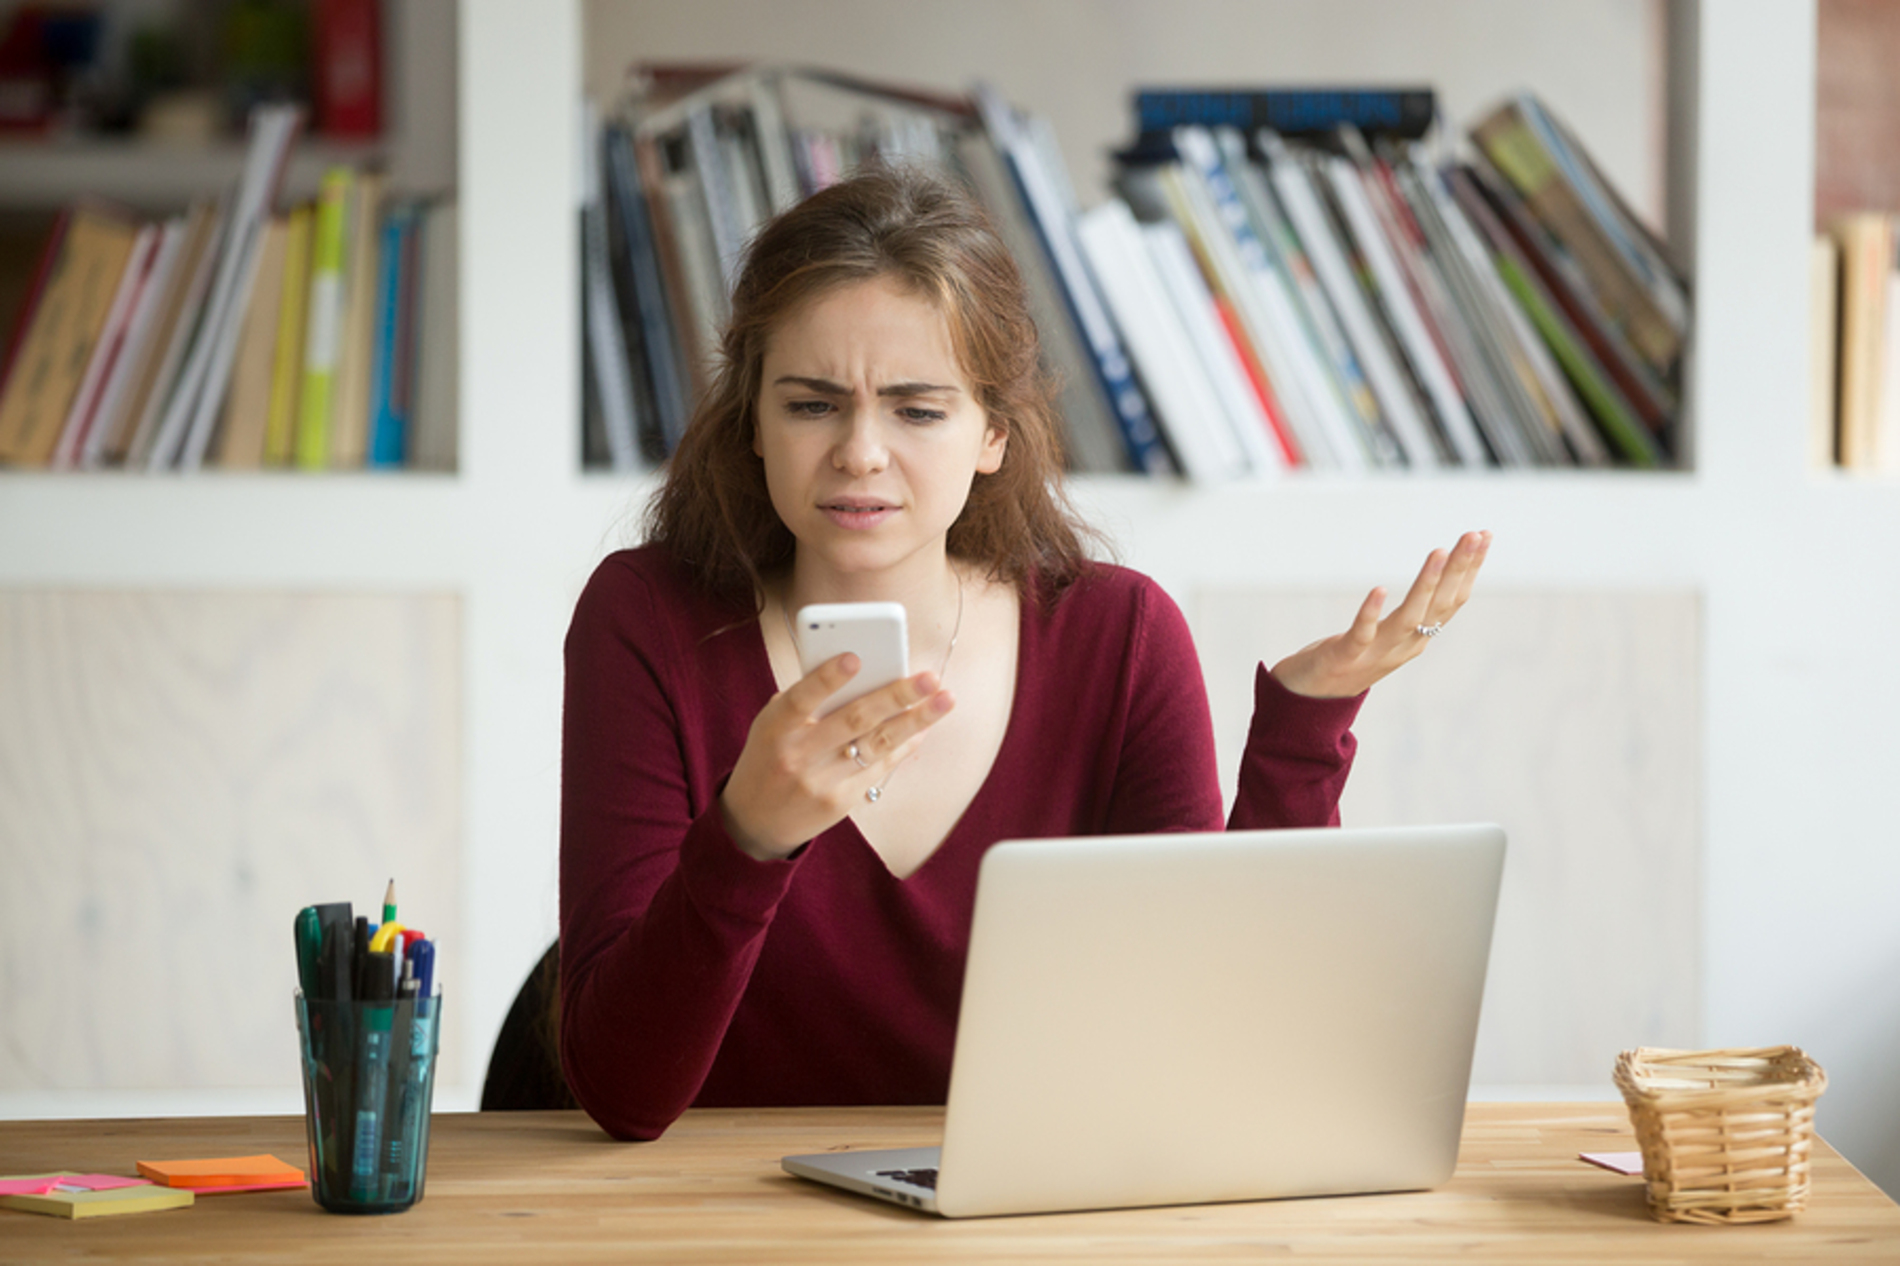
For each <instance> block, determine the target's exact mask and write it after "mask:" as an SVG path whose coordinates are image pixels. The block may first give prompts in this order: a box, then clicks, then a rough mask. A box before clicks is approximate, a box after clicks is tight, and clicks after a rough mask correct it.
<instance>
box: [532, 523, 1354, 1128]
mask: <svg viewBox="0 0 1900 1266" xmlns="http://www.w3.org/2000/svg"><path fill="white" fill-rule="evenodd" d="M1021 639H1022V640H1021V654H1020V659H1019V661H1018V668H1017V680H1016V695H1015V701H1014V703H1013V705H1012V708H1011V712H1010V718H1009V728H1008V731H1007V733H1006V734H1005V736H1004V739H1003V744H1002V747H1001V750H1000V751H999V752H998V753H997V756H996V763H995V766H994V767H993V768H992V769H991V771H990V774H989V778H988V780H987V781H986V782H984V784H983V786H982V788H981V789H980V790H979V791H978V792H977V795H976V798H975V800H973V801H972V802H971V804H970V807H969V808H968V810H966V811H965V812H964V814H963V817H962V818H961V819H959V820H958V822H957V824H956V826H955V827H954V828H953V829H952V830H951V832H950V834H949V836H948V837H947V838H946V839H945V840H944V842H943V844H942V845H941V846H940V847H939V848H938V849H937V851H936V852H935V853H933V854H932V855H931V856H930V857H929V858H928V859H927V860H926V861H925V862H924V864H923V865H922V866H921V867H919V868H918V869H917V870H916V872H915V873H913V874H912V875H911V876H910V877H909V878H907V879H903V880H899V879H897V878H895V877H894V876H893V875H892V874H891V873H890V871H889V870H887V869H886V868H885V866H884V863H883V861H882V859H880V858H879V857H878V855H877V854H876V852H874V851H873V850H872V849H871V847H870V845H869V844H867V843H866V842H865V840H864V837H863V836H862V835H860V834H859V832H858V830H857V827H856V826H855V825H854V824H853V823H852V822H851V821H850V819H846V820H845V821H843V822H841V823H839V824H838V825H837V826H835V827H833V828H831V829H830V830H828V831H826V832H824V833H823V834H822V835H820V836H818V837H817V838H816V839H815V840H813V841H812V842H811V843H810V845H809V846H807V847H806V848H804V849H802V850H801V851H800V852H798V853H797V854H795V855H794V856H793V857H792V858H790V859H788V860H785V861H778V862H760V861H755V860H753V859H751V858H749V857H747V856H746V855H745V854H743V853H741V852H740V851H739V849H738V848H737V847H736V846H735V845H734V844H733V843H732V841H731V839H730V838H729V837H728V836H727V834H726V831H725V828H724V825H723V823H722V820H721V816H720V813H719V808H718V797H719V793H720V791H721V790H722V788H723V787H724V785H725V780H726V777H727V775H728V774H730V773H731V771H732V767H733V765H734V764H735V763H736V762H737V760H738V757H739V751H740V749H741V748H742V747H743V746H744V745H745V739H746V732H747V728H748V727H749V726H750V725H751V722H752V719H753V718H754V717H755V716H756V715H757V714H758V712H759V709H761V708H762V707H764V706H765V704H766V701H767V700H769V699H770V698H771V697H772V695H773V694H774V693H775V691H776V689H777V687H776V685H775V684H774V682H773V679H772V670H771V667H770V664H769V663H768V661H767V659H766V653H765V643H764V641H763V640H762V639H761V637H760V633H759V625H758V621H757V619H756V618H755V615H754V613H753V612H752V611H751V610H750V609H749V608H747V607H735V606H733V605H731V604H729V603H724V602H720V601H717V600H715V599H713V598H711V597H709V596H708V595H707V594H706V592H705V591H704V590H703V589H702V588H700V587H699V586H698V585H696V584H695V583H694V581H693V579H692V577H691V576H689V575H688V574H687V573H686V572H685V571H684V570H683V569H682V568H681V567H680V566H679V565H678V564H676V563H675V562H674V561H672V559H671V557H670V556H669V555H667V554H666V553H664V552H663V551H660V550H658V549H653V548H647V549H637V550H626V551H623V552H620V553H617V554H614V555H612V556H611V557H609V558H607V559H606V560H604V561H603V562H602V563H601V565H600V567H599V568H598V570H596V571H595V573H594V575H593V578H592V579H591V580H590V581H589V582H588V585H587V588H586V590H585V592H583V593H582V595H581V598H580V602H579V604H578V605H577V607H576V609H575V612H574V620H573V624H572V626H571V627H570V628H569V630H568V635H567V686H566V710H565V714H564V722H563V750H562V788H561V999H562V1010H561V1019H562V1024H561V1030H562V1031H561V1046H562V1062H563V1065H564V1067H565V1071H566V1073H567V1079H568V1082H569V1084H570V1085H571V1086H572V1087H573V1090H574V1094H575V1096H576V1097H577V1098H578V1099H579V1100H580V1102H581V1104H582V1105H583V1106H585V1107H586V1109H587V1111H588V1112H589V1113H591V1114H592V1115H593V1117H594V1119H595V1120H596V1121H598V1122H599V1123H600V1124H601V1125H602V1126H603V1127H604V1128H605V1129H606V1130H607V1132H608V1133H610V1134H612V1135H614V1136H615V1137H617V1138H636V1139H645V1138H656V1137H658V1136H659V1134H660V1133H661V1132H662V1131H664V1130H665V1129H666V1127H667V1126H669V1125H670V1124H672V1122H673V1121H674V1120H675V1119H676V1118H677V1117H678V1116H679V1114H680V1113H681V1112H683V1111H684V1110H685V1109H686V1108H688V1107H690V1106H693V1105H695V1104H698V1105H701V1106H728V1107H731V1106H753V1105H792V1104H856V1103H886V1104H900V1103H942V1102H943V1101H944V1098H945V1096H946V1094H947V1092H948V1089H949V1078H950V1052H951V1045H952V1038H953V1035H954V1033H955V1030H956V1020H957V1004H958V999H959V994H960V990H961V986H962V981H963V962H964V954H965V950H966V948H967V947H968V943H969V933H970V917H971V909H972V905H973V902H974V899H975V895H976V874H977V863H978V862H979V861H980V860H981V858H982V856H983V853H984V851H985V850H986V849H988V848H989V847H990V846H991V845H992V844H994V843H996V842H997V841H998V840H1005V839H1013V838H1022V837H1040V836H1062V835H1100V834H1111V833H1112V834H1129V833H1137V832H1151V831H1211V830H1219V829H1220V828H1221V796H1220V786H1219V780H1218V776H1217V774H1216V770H1215V764H1214V735H1213V727H1212V725H1211V723H1210V721H1209V717H1208V708H1207V696H1206V691H1205V688H1204V687H1203V685H1202V682H1201V671H1200V664H1199V661H1198V659H1197V658H1196V656H1195V653H1194V645H1193V642H1192V640H1191V639H1190V638H1189V635H1188V629H1187V624H1186V622H1185V621H1184V620H1183V619H1182V617H1181V613H1180V610H1179V609H1178V608H1177V607H1176V606H1175V605H1174V603H1173V602H1172V601H1171V600H1170V599H1169V598H1168V596H1167V595H1166V594H1165V593H1164V592H1163V591H1162V590H1161V589H1160V587H1159V586H1157V585H1156V584H1155V583H1154V582H1153V581H1151V580H1148V579H1147V578H1146V577H1144V576H1141V575H1139V574H1137V573H1135V572H1132V571H1128V570H1126V569H1123V568H1119V567H1111V566H1106V565H1103V566H1098V567H1096V568H1095V569H1094V570H1093V571H1092V572H1091V573H1089V574H1088V575H1087V576H1085V577H1084V578H1083V579H1082V580H1080V581H1078V582H1077V583H1076V584H1075V585H1073V586H1071V587H1070V589H1069V590H1068V591H1067V592H1066V593H1065V594H1064V595H1063V596H1062V599H1061V601H1060V602H1058V603H1057V604H1056V605H1055V607H1054V609H1053V610H1047V609H1045V608H1044V607H1043V606H1042V605H1040V604H1039V603H1037V602H1036V601H1034V600H1033V599H1032V600H1026V601H1025V602H1024V604H1023V612H1022V633H1021ZM1359 703H1360V699H1344V700H1316V699H1307V698H1303V697H1301V696H1298V695H1294V694H1292V693H1291V692H1289V691H1287V690H1285V689H1284V688H1283V687H1281V686H1280V685H1279V683H1278V682H1276V681H1275V680H1274V679H1273V678H1272V676H1271V675H1269V674H1268V673H1267V671H1266V670H1265V668H1264V667H1262V668H1261V669H1260V670H1259V671H1258V673H1257V674H1256V679H1255V684H1254V719H1253V725H1252V729H1251V732H1250V733H1249V735H1248V739H1247V748H1246V753H1245V755H1244V757H1243V759H1242V764H1241V771H1240V785H1239V793H1238V796H1237V798H1236V803H1235V805H1234V810H1233V814H1232V816H1231V817H1230V818H1229V820H1228V825H1229V826H1230V827H1232V828H1243V827H1278V826H1317V825H1323V824H1334V823H1337V822H1338V820H1339V808H1338V806H1339V793H1340V790H1341V788H1342V787H1343V786H1344V785H1345V781H1346V772H1347V769H1348V767H1349V766H1350V764H1351V761H1352V752H1353V738H1352V735H1351V733H1350V732H1349V730H1348V727H1349V726H1350V725H1351V723H1352V719H1353V717H1354V715H1355V714H1356V713H1357V711H1358V708H1359Z"/></svg>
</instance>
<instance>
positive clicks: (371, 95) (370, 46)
mask: <svg viewBox="0 0 1900 1266" xmlns="http://www.w3.org/2000/svg"><path fill="white" fill-rule="evenodd" d="M311 9H312V12H311V33H310V42H311V56H310V62H311V87H312V89H313V92H312V97H313V99H314V102H315V105H316V115H317V130H318V131H319V132H321V133H323V134H324V135H325V136H328V137H333V138H338V139H344V138H348V139H355V140H371V139H374V138H375V137H377V136H379V135H381V133H382V130H383V57H382V53H383V13H382V5H381V4H380V3H379V0H314V3H313V4H312V5H311Z"/></svg>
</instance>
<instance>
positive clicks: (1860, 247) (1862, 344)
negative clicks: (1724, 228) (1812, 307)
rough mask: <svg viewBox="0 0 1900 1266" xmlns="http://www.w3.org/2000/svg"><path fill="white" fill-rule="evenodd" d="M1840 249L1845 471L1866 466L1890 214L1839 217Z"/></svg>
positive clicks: (1877, 384)
mask: <svg viewBox="0 0 1900 1266" xmlns="http://www.w3.org/2000/svg"><path fill="white" fill-rule="evenodd" d="M1831 232H1832V233H1833V234H1834V235H1835V237H1836V238H1837V239H1838V240H1839V242H1840V249H1841V333H1840V347H1841V352H1840V420H1839V442H1838V446H1837V450H1836V456H1837V460H1838V461H1839V463H1840V465H1841V466H1843V467H1845V468H1847V469H1849V470H1867V469H1871V468H1872V466H1873V463H1874V434H1875V430H1876V424H1877V419H1878V418H1879V415H1880V399H1881V393H1882V391H1883V390H1884V382H1883V380H1884V378H1885V377H1886V370H1885V366H1884V365H1883V363H1882V362H1883V359H1884V355H1883V354H1884V351H1885V346H1886V331H1887V322H1888V315H1887V304H1888V300H1889V289H1890V288H1889V286H1888V284H1887V279H1888V276H1889V275H1890V274H1891V273H1892V272H1893V268H1894V258H1895V252H1894V222H1893V217H1892V216H1890V215H1888V214H1886V213H1884V212H1878V211H1862V212H1854V213H1851V214H1848V215H1845V216H1842V217H1840V218H1839V219H1838V220H1836V221H1835V222H1834V224H1833V226H1832V228H1831Z"/></svg>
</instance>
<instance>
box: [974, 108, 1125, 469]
mask: <svg viewBox="0 0 1900 1266" xmlns="http://www.w3.org/2000/svg"><path fill="white" fill-rule="evenodd" d="M957 157H958V162H959V165H960V167H961V169H962V171H963V174H964V177H965V179H966V180H967V181H968V183H969V185H970V187H971V189H972V191H973V192H974V193H975V194H976V196H977V199H978V201H980V202H982V203H983V205H984V206H985V207H986V208H987V209H988V210H989V212H990V216H991V218H992V220H993V221H994V222H995V226H996V231H997V236H999V237H1000V238H1002V240H1003V245H1004V246H1006V247H1008V248H1009V253H1010V255H1011V256H1012V257H1013V258H1014V259H1015V261H1016V267H1017V270H1018V271H1019V272H1020V273H1021V275H1022V279H1023V287H1024V290H1025V292H1026V295H1027V298H1028V301H1029V315H1030V319H1031V320H1032V321H1034V322H1035V324H1036V332H1037V337H1038V340H1039V342H1040V344H1041V348H1042V359H1043V367H1044V372H1045V373H1047V374H1048V375H1049V376H1050V378H1051V380H1052V381H1053V382H1054V383H1055V385H1056V391H1057V396H1056V400H1057V404H1058V405H1059V407H1060V409H1061V413H1062V419H1063V428H1064V449H1065V453H1066V457H1067V462H1068V466H1069V468H1070V469H1071V470H1077V471H1087V472H1091V473H1097V474H1111V473H1121V472H1126V471H1128V470H1131V469H1133V467H1132V465H1131V463H1130V459H1129V456H1128V449H1127V446H1126V445H1125V444H1124V443H1123V442H1122V437H1121V428H1120V426H1119V425H1118V424H1117V423H1116V421H1115V416H1114V410H1113V407H1112V406H1111V405H1110V403H1109V399H1108V396H1107V394H1106V393H1105V391H1104V388H1103V385H1102V379H1101V377H1100V375H1098V374H1097V373H1096V372H1095V370H1094V369H1093V367H1092V366H1091V364H1090V360H1089V352H1088V349H1087V348H1086V347H1084V346H1083V344H1082V341H1081V335H1080V333H1079V332H1078V331H1077V329H1076V327H1075V322H1074V320H1073V319H1072V318H1071V317H1070V315H1069V312H1068V309H1067V300H1066V299H1065V298H1064V297H1063V296H1062V294H1061V282H1060V280H1058V279H1057V277H1056V276H1055V273H1054V266H1053V265H1052V264H1051V263H1050V261H1049V257H1048V254H1047V253H1046V252H1045V251H1044V250H1043V248H1042V245H1041V243H1040V242H1039V241H1038V240H1037V238H1036V230H1035V226H1034V225H1033V224H1032V223H1031V222H1030V221H1029V212H1028V209H1027V208H1026V207H1025V206H1024V205H1023V203H1022V199H1021V196H1020V194H1019V192H1018V189H1017V187H1016V186H1015V184H1014V182H1013V181H1012V179H1011V177H1010V174H1009V172H1008V170H1007V169H1006V168H1005V167H1004V165H1003V159H1002V156H1001V155H1000V154H998V153H997V150H996V143H995V141H994V140H993V139H992V138H991V137H989V136H988V135H987V134H985V133H983V132H981V131H973V132H969V133H966V134H965V135H964V136H962V137H960V138H959V140H958V143H957Z"/></svg>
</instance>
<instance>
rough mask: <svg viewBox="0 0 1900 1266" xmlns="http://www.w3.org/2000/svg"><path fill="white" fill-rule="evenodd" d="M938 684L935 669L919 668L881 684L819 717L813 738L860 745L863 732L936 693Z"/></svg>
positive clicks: (841, 746)
mask: <svg viewBox="0 0 1900 1266" xmlns="http://www.w3.org/2000/svg"><path fill="white" fill-rule="evenodd" d="M939 684H940V683H939V682H938V681H937V675H936V674H935V673H931V672H922V673H918V674H916V675H915V676H911V677H905V678H902V679H901V680H898V681H894V682H892V683H891V684H890V685H888V686H881V687H879V688H878V689H876V690H873V691H871V692H869V693H868V694H864V695H861V696H859V697H858V698H856V699H853V700H852V701H851V702H850V703H847V704H846V705H845V706H844V707H842V708H839V709H838V710H837V711H836V712H833V713H831V714H830V715H828V716H826V717H824V718H823V719H822V720H820V721H819V722H818V727H817V730H816V731H815V738H816V740H817V741H818V742H821V743H829V744H832V745H834V746H836V747H837V748H838V749H839V750H843V749H844V747H845V745H846V744H848V743H850V742H852V741H853V740H856V741H857V742H858V744H859V746H860V747H862V746H863V744H864V741H865V736H866V735H869V734H870V733H871V732H872V731H874V730H876V729H877V728H878V727H879V726H880V725H883V724H884V723H885V722H886V721H888V720H890V719H891V718H892V717H894V716H899V715H901V714H903V713H904V712H906V711H908V710H909V709H912V708H915V707H916V706H917V705H918V704H920V703H922V702H923V701H924V700H925V699H928V698H929V697H930V696H931V695H934V694H936V693H937V691H938V689H939Z"/></svg>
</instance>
